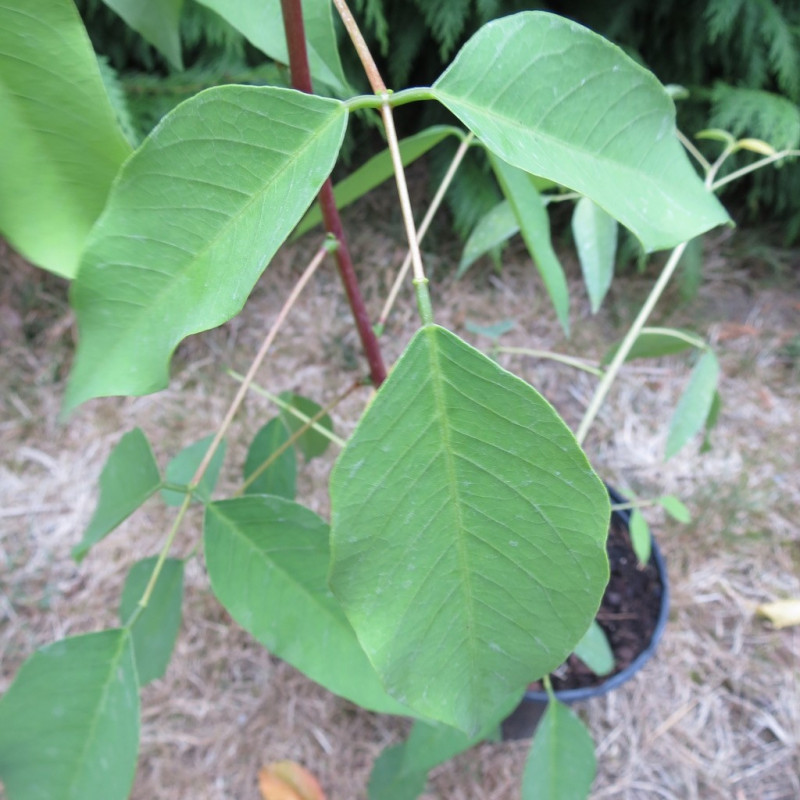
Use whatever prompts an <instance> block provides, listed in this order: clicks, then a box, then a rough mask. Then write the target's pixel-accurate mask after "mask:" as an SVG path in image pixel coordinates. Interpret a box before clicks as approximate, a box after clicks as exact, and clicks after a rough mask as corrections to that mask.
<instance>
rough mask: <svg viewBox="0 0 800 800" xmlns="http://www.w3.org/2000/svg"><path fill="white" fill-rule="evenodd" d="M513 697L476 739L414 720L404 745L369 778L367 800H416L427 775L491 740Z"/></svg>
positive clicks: (383, 757)
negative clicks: (441, 765)
mask: <svg viewBox="0 0 800 800" xmlns="http://www.w3.org/2000/svg"><path fill="white" fill-rule="evenodd" d="M519 701H520V698H519V697H514V698H512V701H511V702H510V703H507V704H506V705H505V707H504V708H502V709H501V711H500V712H499V713H497V714H496V715H495V717H496V719H495V720H493V721H491V722H490V723H489V724H488V725H487V726H486V727H485V728H484V729H483V730H482V731H481V732H480V733H479V734H478V735H477V736H472V737H470V736H467V734H465V733H464V732H463V731H459V730H457V729H456V728H451V727H450V726H449V725H441V724H436V723H432V722H425V721H424V720H417V721H416V722H415V723H414V725H413V727H412V728H411V733H410V734H409V736H408V739H406V741H405V742H402V743H401V744H398V745H394V746H393V747H388V748H386V749H385V750H384V751H383V752H382V753H381V754H380V756H379V757H378V758H377V759H376V760H375V763H374V765H373V767H372V772H371V773H370V776H369V784H368V786H367V793H368V796H369V800H416V798H417V797H419V795H420V794H422V792H423V790H424V789H425V784H426V782H427V777H428V771H429V770H431V769H433V768H434V767H435V766H438V765H439V764H443V763H444V762H445V761H447V760H448V759H450V758H452V757H453V756H455V755H458V754H459V753H463V752H464V751H465V750H468V749H469V748H470V747H472V746H473V745H476V744H478V743H479V742H482V741H484V740H485V739H495V738H496V736H497V734H498V733H499V730H498V729H499V726H500V721H501V720H502V719H504V718H505V717H507V716H508V715H509V714H510V713H511V712H512V711H513V710H514V709H515V708H516V707H517V705H519Z"/></svg>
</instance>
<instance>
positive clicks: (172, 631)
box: [119, 558, 183, 686]
mask: <svg viewBox="0 0 800 800" xmlns="http://www.w3.org/2000/svg"><path fill="white" fill-rule="evenodd" d="M157 561H158V558H145V559H144V560H142V561H137V562H136V563H135V564H134V565H133V566H132V567H131V570H130V572H129V573H128V577H127V578H126V580H125V586H124V588H123V589H122V599H121V601H120V605H119V617H120V621H121V622H122V624H123V625H125V624H126V623H127V622H128V620H129V619H130V618H131V615H132V614H133V613H134V611H136V609H137V608H138V607H139V600H141V599H142V596H143V595H144V592H145V589H146V588H147V584H148V583H149V581H150V578H151V576H152V575H153V569H154V568H155V566H156V563H157ZM182 604H183V561H181V560H180V559H178V558H168V559H166V560H165V561H164V564H163V566H162V567H161V572H160V573H159V575H158V578H157V579H156V584H155V586H154V587H153V593H152V594H151V595H150V599H149V600H148V603H147V606H146V607H145V608H144V610H143V611H142V612H141V613H140V614H139V616H138V617H137V618H136V621H135V622H134V623H133V625H132V626H131V636H132V637H133V652H134V655H135V657H136V673H137V674H138V676H139V685H140V686H144V685H145V684H147V683H150V681H154V680H156V679H157V678H161V677H163V675H164V673H165V672H166V671H167V665H168V664H169V660H170V657H171V656H172V651H173V649H174V648H175V640H176V639H177V638H178V630H179V629H180V626H181V606H182Z"/></svg>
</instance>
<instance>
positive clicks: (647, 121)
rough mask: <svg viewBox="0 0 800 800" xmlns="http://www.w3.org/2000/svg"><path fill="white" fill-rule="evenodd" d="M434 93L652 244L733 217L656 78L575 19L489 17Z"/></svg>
mask: <svg viewBox="0 0 800 800" xmlns="http://www.w3.org/2000/svg"><path fill="white" fill-rule="evenodd" d="M433 92H434V94H435V96H436V97H437V98H438V99H439V100H440V101H441V102H442V103H443V104H444V105H445V106H447V107H448V108H449V109H450V110H451V111H452V112H453V113H454V114H455V115H456V116H457V117H458V118H459V119H460V120H461V121H462V122H463V123H464V124H465V125H466V126H467V127H468V128H469V129H470V130H472V131H473V132H474V133H475V134H476V135H477V136H478V137H479V138H480V139H481V140H482V141H483V143H484V144H485V145H486V146H487V147H488V148H489V149H490V150H492V151H493V152H494V153H496V154H497V155H498V156H500V157H501V158H502V159H504V160H505V161H507V162H509V163H510V164H512V165H513V166H515V167H519V168H520V169H523V170H525V171H526V172H530V173H532V174H534V175H539V176H541V177H544V178H548V179H550V180H553V181H555V182H556V183H559V184H561V185H563V186H567V187H569V188H570V189H573V190H575V191H577V192H580V193H581V194H583V195H586V196H587V197H590V198H591V199H592V200H593V201H594V202H595V203H597V205H599V206H600V207H601V208H603V209H604V210H605V211H606V212H607V213H609V214H610V215H611V216H612V217H614V218H615V219H617V220H619V221H620V222H621V223H622V224H623V225H625V226H627V227H628V228H630V230H632V231H633V232H634V233H635V234H636V236H637V237H638V238H639V239H640V240H641V242H642V244H643V245H644V247H645V248H646V249H647V250H659V249H662V248H668V247H673V246H674V245H676V244H678V243H679V242H682V241H685V240H687V239H691V238H692V237H694V236H696V235H698V234H700V233H702V232H703V231H706V230H708V229H709V228H712V227H714V226H715V225H718V224H720V223H723V222H727V221H728V215H727V213H726V212H725V210H724V209H723V207H722V206H721V205H720V203H719V202H718V201H717V199H716V198H715V197H714V195H713V194H712V193H711V192H710V191H709V190H708V189H707V188H706V187H705V186H704V185H703V182H702V181H701V180H700V178H699V177H698V176H697V174H696V173H695V171H694V169H693V167H692V166H691V164H690V163H689V160H688V158H687V156H686V154H685V153H684V151H683V149H682V147H681V145H680V144H679V142H678V139H677V136H676V129H675V107H674V105H673V102H672V100H671V99H670V97H669V95H668V94H667V92H666V91H665V90H664V88H663V87H662V86H661V84H660V83H659V82H658V81H657V80H656V78H655V77H654V76H653V75H652V74H651V73H650V72H648V71H647V70H645V69H644V68H642V67H640V66H639V65H638V64H636V63H635V62H634V61H633V60H632V59H630V58H629V57H628V56H626V55H625V54H624V53H623V52H622V50H620V49H619V48H618V47H616V46H614V45H612V44H611V43H610V42H608V41H606V40H605V39H603V38H602V37H601V36H598V35H597V34H594V33H592V32H591V31H589V30H588V29H586V28H583V27H581V26H580V25H578V24H576V23H574V22H571V21H570V20H567V19H564V18H562V17H558V16H555V15H553V14H548V13H545V12H537V11H531V12H522V13H520V14H515V15H512V16H509V17H504V18H502V19H499V20H496V21H494V22H490V23H489V24H488V25H485V26H483V27H482V28H481V29H480V30H479V31H478V32H477V33H476V34H475V35H474V36H473V37H472V38H471V39H470V40H469V41H468V42H467V44H466V45H464V47H463V48H462V50H461V52H460V53H459V54H458V56H457V57H456V59H455V61H453V63H452V64H451V65H450V67H448V69H447V70H446V71H445V72H444V73H443V74H442V75H441V77H440V78H439V79H438V80H437V81H436V83H435V84H434V86H433Z"/></svg>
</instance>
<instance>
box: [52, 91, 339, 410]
mask: <svg viewBox="0 0 800 800" xmlns="http://www.w3.org/2000/svg"><path fill="white" fill-rule="evenodd" d="M346 121H347V112H346V110H345V108H344V106H343V105H342V104H341V103H339V102H338V101H335V100H326V99H323V98H319V97H313V96H311V95H304V94H302V93H300V92H295V91H293V90H291V89H274V88H270V87H251V86H220V87H217V88H214V89H208V90H207V91H205V92H201V93H200V94H198V95H195V96H194V97H193V98H191V99H190V100H187V101H186V102H185V103H182V104H181V105H180V106H178V107H177V108H176V109H175V110H174V111H172V112H170V113H169V114H168V115H167V116H166V117H165V118H164V119H163V120H162V121H161V123H160V124H159V125H158V126H157V127H156V128H155V130H154V131H153V133H152V134H151V135H150V136H149V137H148V138H147V139H146V140H145V141H144V143H143V144H142V146H141V147H140V148H139V149H138V150H137V151H136V153H135V155H134V156H133V158H131V159H130V160H129V161H128V162H127V163H126V164H125V167H124V168H123V170H122V172H121V174H120V178H119V180H118V181H117V182H116V183H115V184H114V188H113V191H112V192H111V196H110V198H109V202H108V206H107V208H106V211H105V213H104V214H103V216H102V218H101V219H100V220H99V222H98V224H97V225H96V226H95V229H94V230H93V232H92V236H91V240H90V242H89V244H88V247H87V250H86V253H85V254H84V258H83V261H82V264H81V269H80V274H79V276H78V278H77V280H76V281H75V283H74V284H73V292H72V297H71V301H72V305H73V307H74V308H75V311H76V313H77V317H78V326H79V331H80V343H79V346H78V353H77V357H76V361H75V365H74V367H73V370H72V375H71V377H70V383H69V387H68V390H67V396H66V399H65V406H66V408H67V409H70V408H73V407H74V406H76V405H77V404H78V403H81V402H83V401H84V400H87V399H88V398H90V397H101V396H106V395H112V394H146V393H148V392H154V391H157V390H158V389H161V388H163V387H164V386H166V384H167V380H168V367H169V359H170V356H171V355H172V352H173V350H174V349H175V347H176V345H177V344H178V342H180V340H181V339H183V338H184V337H185V336H188V335H189V334H191V333H197V332H199V331H203V330H207V329H208V328H212V327H214V326H215V325H220V324H222V323H223V322H225V321H226V320H228V319H230V318H231V317H232V316H233V315H234V314H236V313H237V312H238V311H239V310H240V309H241V307H242V305H243V304H244V301H245V300H246V299H247V295H248V293H249V292H250V290H251V289H252V287H253V284H254V283H255V281H256V280H257V279H258V277H259V276H260V275H261V273H262V272H263V271H264V269H265V267H266V266H267V264H268V263H269V261H270V259H271V258H272V256H273V254H274V253H275V251H276V250H277V249H278V247H279V246H280V245H281V243H282V242H283V241H284V240H285V239H286V237H287V236H288V235H289V233H290V231H291V230H292V228H293V227H294V226H295V225H296V224H297V221H298V220H299V219H300V217H301V216H302V215H303V213H304V212H305V210H306V208H308V205H309V203H310V202H311V200H312V199H313V198H314V196H315V195H316V193H317V191H318V190H319V187H320V186H321V185H322V182H323V181H324V180H325V178H326V177H327V175H328V173H329V172H330V170H331V168H332V166H333V163H334V161H335V159H336V155H337V153H338V151H339V146H340V144H341V141H342V136H343V134H344V129H345V125H346Z"/></svg>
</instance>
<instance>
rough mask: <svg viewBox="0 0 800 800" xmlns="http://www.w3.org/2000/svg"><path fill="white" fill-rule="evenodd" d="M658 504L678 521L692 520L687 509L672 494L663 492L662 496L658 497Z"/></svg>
mask: <svg viewBox="0 0 800 800" xmlns="http://www.w3.org/2000/svg"><path fill="white" fill-rule="evenodd" d="M658 504H659V505H660V506H661V508H663V509H664V511H666V512H667V514H669V515H670V516H671V517H672V518H673V519H676V520H678V522H684V523H686V522H691V521H692V515H691V512H690V511H689V509H688V508H686V506H685V505H684V504H683V503H682V502H681V501H680V500H679V499H678V498H677V497H675V495H674V494H665V495H664V496H663V497H659V498H658Z"/></svg>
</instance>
